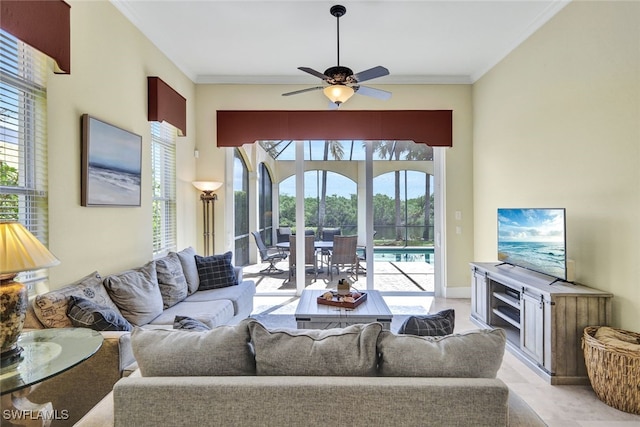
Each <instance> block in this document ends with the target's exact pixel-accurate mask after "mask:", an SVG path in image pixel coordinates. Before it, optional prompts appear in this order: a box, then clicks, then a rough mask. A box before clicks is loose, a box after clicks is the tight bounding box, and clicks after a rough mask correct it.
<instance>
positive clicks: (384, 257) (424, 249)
mask: <svg viewBox="0 0 640 427" xmlns="http://www.w3.org/2000/svg"><path fill="white" fill-rule="evenodd" d="M373 260H374V261H386V262H426V263H429V264H433V262H434V255H433V246H397V247H390V246H376V247H374V248H373Z"/></svg>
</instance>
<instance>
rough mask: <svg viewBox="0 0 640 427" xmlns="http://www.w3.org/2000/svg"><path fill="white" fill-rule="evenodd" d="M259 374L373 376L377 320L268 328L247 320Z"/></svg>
mask: <svg viewBox="0 0 640 427" xmlns="http://www.w3.org/2000/svg"><path fill="white" fill-rule="evenodd" d="M249 331H250V333H251V342H252V343H253V347H254V351H255V356H256V372H257V374H258V375H289V376H291V375H307V376H308V375H322V376H372V375H375V374H376V362H377V357H376V341H377V339H378V334H379V333H380V331H382V325H381V324H380V323H369V324H366V325H351V326H348V327H346V328H336V329H325V330H318V329H301V330H294V329H291V330H289V329H275V330H269V329H267V328H266V327H265V326H263V325H262V324H261V323H260V322H258V321H255V320H254V321H252V322H250V323H249Z"/></svg>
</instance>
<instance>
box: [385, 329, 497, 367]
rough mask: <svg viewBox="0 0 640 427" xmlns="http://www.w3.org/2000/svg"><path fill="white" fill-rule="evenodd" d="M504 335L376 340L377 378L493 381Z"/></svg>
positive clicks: (488, 332) (483, 333)
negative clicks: (439, 378) (480, 379)
mask: <svg viewBox="0 0 640 427" xmlns="http://www.w3.org/2000/svg"><path fill="white" fill-rule="evenodd" d="M506 341H507V335H506V334H505V332H504V331H503V330H502V329H478V330H472V331H467V332H463V333H460V334H452V335H446V336H443V337H417V336H414V335H395V334H393V333H391V332H387V331H383V332H381V333H380V336H379V337H378V353H379V354H380V360H379V365H378V374H379V375H380V376H383V377H458V378H495V377H496V374H497V373H498V369H500V365H501V364H502V357H503V356H504V347H505V344H506Z"/></svg>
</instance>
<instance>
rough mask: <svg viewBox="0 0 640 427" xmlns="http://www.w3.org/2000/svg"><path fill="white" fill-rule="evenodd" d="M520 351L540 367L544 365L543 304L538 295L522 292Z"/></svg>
mask: <svg viewBox="0 0 640 427" xmlns="http://www.w3.org/2000/svg"><path fill="white" fill-rule="evenodd" d="M521 298H522V299H521V301H520V302H521V304H520V307H521V309H520V310H521V311H520V349H521V350H522V351H523V352H525V353H526V354H527V355H529V356H530V357H531V358H533V360H535V361H536V362H537V363H538V364H540V365H541V366H542V365H543V364H544V303H543V299H542V297H541V296H540V295H532V294H529V293H527V292H526V291H525V292H522V296H521Z"/></svg>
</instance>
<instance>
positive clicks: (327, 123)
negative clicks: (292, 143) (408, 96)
mask: <svg viewBox="0 0 640 427" xmlns="http://www.w3.org/2000/svg"><path fill="white" fill-rule="evenodd" d="M216 124H217V129H218V132H217V135H218V147H237V146H240V145H242V144H247V143H253V142H255V141H259V140H310V139H315V140H318V139H319V140H324V139H359V140H391V139H400V140H411V141H414V142H420V143H424V144H427V145H430V146H432V147H451V146H452V139H453V133H452V125H453V111H451V110H373V111H351V110H347V111H339V110H338V111H335V110H333V111H332V110H327V111H218V112H217V123H216Z"/></svg>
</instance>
